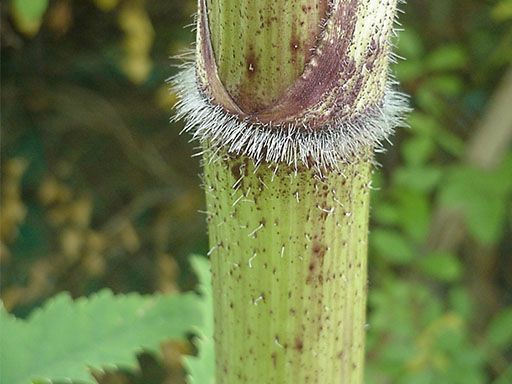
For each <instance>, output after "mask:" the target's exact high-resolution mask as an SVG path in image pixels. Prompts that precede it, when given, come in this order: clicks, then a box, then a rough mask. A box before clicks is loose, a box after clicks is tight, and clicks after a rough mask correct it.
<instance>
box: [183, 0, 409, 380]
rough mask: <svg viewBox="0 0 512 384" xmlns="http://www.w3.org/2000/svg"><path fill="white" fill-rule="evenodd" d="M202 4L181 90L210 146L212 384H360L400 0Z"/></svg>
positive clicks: (392, 107) (392, 114)
mask: <svg viewBox="0 0 512 384" xmlns="http://www.w3.org/2000/svg"><path fill="white" fill-rule="evenodd" d="M198 1H199V17H198V28H197V30H198V33H197V57H196V62H195V80H191V77H190V75H187V74H185V75H183V76H182V77H180V78H179V79H181V84H180V83H179V81H178V85H177V87H178V90H179V92H180V95H182V98H183V100H184V101H183V102H182V104H181V106H180V107H179V110H180V114H181V115H183V116H188V126H189V127H194V126H198V128H197V129H196V131H195V135H196V136H197V137H199V138H201V140H202V145H203V160H204V184H205V190H206V197H207V209H208V215H207V216H208V228H209V237H210V244H211V249H210V251H209V255H210V257H211V265H212V283H213V294H214V298H213V299H214V325H215V326H214V338H215V350H216V351H215V353H216V383H217V384H242V383H251V384H255V383H257V384H291V383H293V384H306V383H322V384H361V383H362V382H363V367H364V333H365V332H364V329H365V307H366V291H367V272H366V271H367V235H368V210H369V186H370V172H371V161H372V155H371V154H372V151H373V149H374V145H376V144H377V143H378V141H379V140H381V139H382V138H383V137H386V135H387V134H388V133H389V131H390V130H391V129H392V128H393V127H391V125H393V124H394V123H395V122H397V121H399V117H398V116H399V114H400V112H401V108H403V106H402V105H401V104H400V103H401V100H400V98H399V97H395V98H394V99H393V98H391V99H389V100H390V101H389V100H388V101H386V100H385V95H386V92H387V91H386V89H387V88H386V83H387V71H388V60H387V59H388V54H389V45H388V38H389V34H390V33H391V30H392V22H393V18H394V12H395V7H396V0H391V1H389V2H381V1H374V0H294V1H291V0H258V1H256V0H254V1H249V0H243V1H241V0H240V1H239V0H198ZM196 85H197V86H196ZM392 96H393V95H392ZM209 117H210V118H211V125H210V126H209V123H208V122H207V120H208V118H209ZM189 129H190V128H189ZM301 130H302V131H301ZM340 132H341V134H340ZM333 138H340V139H341V140H342V141H340V142H338V141H336V140H334V139H333ZM295 139H297V140H302V141H301V142H300V145H299V143H297V146H295V143H293V142H290V140H295ZM237 140H240V141H239V142H237ZM329 140H331V142H327V141H329ZM333 140H334V141H333ZM308 143H312V145H313V146H314V148H313V147H312V148H309V149H308V148H307V145H308ZM280 144H283V146H282V148H283V151H285V153H283V154H280V153H278V151H279V150H280V148H281V147H280ZM284 148H286V150H285V149H284ZM296 148H299V149H300V154H299V155H296V153H299V151H295V149H296ZM339 148H341V149H340V150H338V149H339ZM276 151H277V152H276ZM275 159H277V160H275ZM279 159H285V160H286V161H285V160H283V161H281V160H279Z"/></svg>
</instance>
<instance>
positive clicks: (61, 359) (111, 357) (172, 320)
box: [0, 290, 201, 384]
mask: <svg viewBox="0 0 512 384" xmlns="http://www.w3.org/2000/svg"><path fill="white" fill-rule="evenodd" d="M198 302H199V299H198V297H197V295H195V294H192V293H186V294H180V295H171V296H170V295H154V296H141V295H139V294H136V293H131V294H127V295H117V296H116V295H114V294H113V293H112V292H110V291H109V290H103V291H101V292H99V293H97V294H94V295H92V296H91V297H89V298H80V299H77V300H76V301H73V300H72V299H71V298H70V296H69V295H68V294H67V293H61V294H59V295H57V296H55V297H54V298H52V299H50V300H49V301H48V302H47V303H46V304H45V305H44V306H43V307H42V308H40V309H37V310H35V311H34V312H33V313H32V314H31V315H30V316H29V318H28V319H27V320H21V319H17V318H15V317H14V316H12V315H10V314H8V313H7V312H6V311H5V309H3V307H2V308H1V309H0V320H1V323H2V326H1V329H0V345H1V349H2V352H1V356H0V365H1V367H2V370H1V372H0V382H2V383H9V384H27V383H30V382H33V381H34V380H37V381H46V382H51V381H63V380H76V381H80V382H85V383H94V382H95V381H94V380H93V379H92V377H91V376H90V373H89V371H88V367H90V368H95V369H99V370H102V369H105V368H114V367H122V368H129V369H132V368H135V367H137V361H136V353H137V352H140V351H141V350H148V351H158V350H159V345H160V343H161V342H162V341H164V340H168V339H183V338H184V337H185V336H186V333H187V332H189V331H191V329H192V328H193V327H194V326H197V325H198V324H200V323H201V322H200V317H201V313H200V311H199V310H198Z"/></svg>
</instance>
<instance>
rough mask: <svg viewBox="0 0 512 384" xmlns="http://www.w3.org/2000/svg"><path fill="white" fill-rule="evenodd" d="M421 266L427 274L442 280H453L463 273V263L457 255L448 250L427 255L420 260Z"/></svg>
mask: <svg viewBox="0 0 512 384" xmlns="http://www.w3.org/2000/svg"><path fill="white" fill-rule="evenodd" d="M419 267H420V269H421V271H422V272H423V273H425V274H426V275H427V276H429V277H432V278H434V279H437V280H440V281H446V282H453V281H456V280H458V279H459V278H460V277H461V275H462V265H461V263H460V262H459V260H458V259H457V257H456V256H455V255H453V254H451V253H447V252H436V253H431V254H430V255H428V256H425V257H424V258H423V259H421V261H420V262H419Z"/></svg>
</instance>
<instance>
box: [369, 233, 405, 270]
mask: <svg viewBox="0 0 512 384" xmlns="http://www.w3.org/2000/svg"><path fill="white" fill-rule="evenodd" d="M370 241H371V244H372V246H373V249H374V250H375V252H376V253H377V255H378V256H380V257H383V258H384V259H385V260H387V261H388V262H390V263H393V264H407V263H408V262H410V261H411V260H412V259H413V258H414V253H413V250H412V247H411V245H410V244H409V243H408V242H407V240H406V239H405V237H404V236H402V235H400V234H399V233H398V232H396V231H391V230H384V229H375V230H374V231H373V232H372V234H371V236H370Z"/></svg>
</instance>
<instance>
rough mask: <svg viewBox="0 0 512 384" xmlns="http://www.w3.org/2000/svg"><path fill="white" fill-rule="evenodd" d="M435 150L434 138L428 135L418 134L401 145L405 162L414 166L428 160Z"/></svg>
mask: <svg viewBox="0 0 512 384" xmlns="http://www.w3.org/2000/svg"><path fill="white" fill-rule="evenodd" d="M434 151H435V144H434V140H432V138H431V137H429V136H427V135H416V136H415V137H412V138H410V139H408V140H406V141H405V142H403V143H402V146H401V152H402V156H403V157H404V160H405V162H406V163H407V164H408V165H412V166H419V165H422V164H424V163H425V162H427V160H428V159H429V158H430V157H431V156H432V154H433V153H434Z"/></svg>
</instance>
